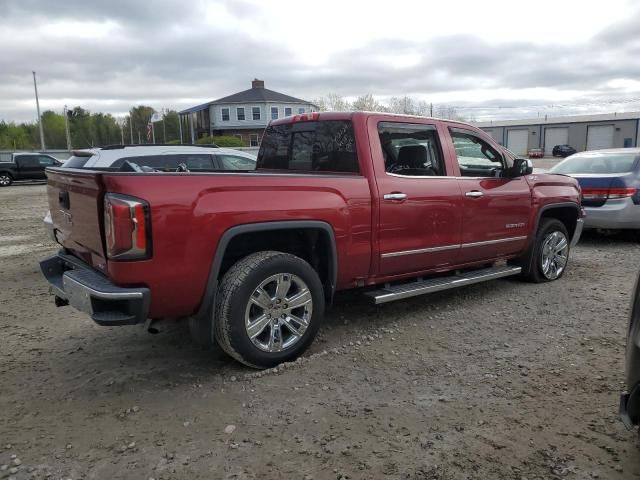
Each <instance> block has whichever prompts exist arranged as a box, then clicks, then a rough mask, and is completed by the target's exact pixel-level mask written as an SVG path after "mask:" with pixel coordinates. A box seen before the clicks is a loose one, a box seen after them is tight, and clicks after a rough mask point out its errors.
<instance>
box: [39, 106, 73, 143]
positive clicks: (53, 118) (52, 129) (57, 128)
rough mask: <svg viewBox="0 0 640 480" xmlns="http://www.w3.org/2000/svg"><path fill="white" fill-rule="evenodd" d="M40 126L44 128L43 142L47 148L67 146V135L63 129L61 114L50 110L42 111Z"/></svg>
mask: <svg viewBox="0 0 640 480" xmlns="http://www.w3.org/2000/svg"><path fill="white" fill-rule="evenodd" d="M42 128H43V129H44V143H45V145H46V146H47V148H67V137H66V134H65V131H64V116H63V115H60V114H59V113H56V112H53V111H51V110H47V111H45V112H43V113H42ZM38 141H39V133H38Z"/></svg>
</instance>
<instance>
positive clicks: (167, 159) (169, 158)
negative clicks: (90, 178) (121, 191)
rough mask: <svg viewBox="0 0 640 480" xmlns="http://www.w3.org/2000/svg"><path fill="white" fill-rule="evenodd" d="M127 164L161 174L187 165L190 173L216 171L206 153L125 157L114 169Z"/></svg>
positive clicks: (209, 156) (115, 163) (117, 161)
mask: <svg viewBox="0 0 640 480" xmlns="http://www.w3.org/2000/svg"><path fill="white" fill-rule="evenodd" d="M125 162H130V163H134V164H136V165H138V166H140V167H151V168H153V169H154V170H158V171H161V172H175V171H176V170H177V169H178V167H179V166H180V165H185V166H186V167H187V169H188V170H189V171H192V172H198V171H205V172H210V171H213V170H215V168H214V166H213V159H212V158H211V155H210V154H205V153H180V154H168V155H140V156H137V157H124V158H120V159H119V160H116V161H115V162H114V163H113V165H111V167H112V168H114V169H119V168H120V167H122V165H123V164H124V163H125Z"/></svg>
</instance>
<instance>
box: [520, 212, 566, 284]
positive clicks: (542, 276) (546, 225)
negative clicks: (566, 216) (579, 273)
mask: <svg viewBox="0 0 640 480" xmlns="http://www.w3.org/2000/svg"><path fill="white" fill-rule="evenodd" d="M563 242H566V244H564V243H563ZM570 244H571V239H570V238H569V232H568V231H567V227H566V226H565V225H564V223H562V222H561V221H560V220H557V219H555V218H542V219H541V220H540V225H539V226H538V231H537V232H536V237H535V239H534V241H533V244H532V245H531V247H530V248H529V251H528V252H527V253H526V254H525V255H524V256H523V257H522V259H521V260H520V261H519V262H518V264H519V265H520V266H521V267H522V277H523V278H524V279H526V280H528V281H530V282H534V283H543V282H552V281H554V280H558V279H559V278H561V277H562V275H564V272H565V271H566V270H567V266H568V262H569V250H570V248H571V247H570ZM556 250H557V252H556ZM562 258H564V265H562ZM549 262H550V263H549ZM554 264H555V265H556V267H557V268H555V269H554V267H553V265H554Z"/></svg>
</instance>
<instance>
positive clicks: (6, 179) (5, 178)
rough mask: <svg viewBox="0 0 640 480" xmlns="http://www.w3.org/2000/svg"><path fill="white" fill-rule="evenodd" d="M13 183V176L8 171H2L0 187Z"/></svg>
mask: <svg viewBox="0 0 640 480" xmlns="http://www.w3.org/2000/svg"><path fill="white" fill-rule="evenodd" d="M12 183H13V177H12V176H11V175H10V174H9V173H6V172H2V173H0V187H8V186H9V185H11V184H12Z"/></svg>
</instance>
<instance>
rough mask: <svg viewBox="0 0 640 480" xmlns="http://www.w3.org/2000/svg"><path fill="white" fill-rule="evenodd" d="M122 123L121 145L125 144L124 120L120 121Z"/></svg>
mask: <svg viewBox="0 0 640 480" xmlns="http://www.w3.org/2000/svg"><path fill="white" fill-rule="evenodd" d="M118 123H119V124H120V145H124V122H123V121H120V122H118Z"/></svg>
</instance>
